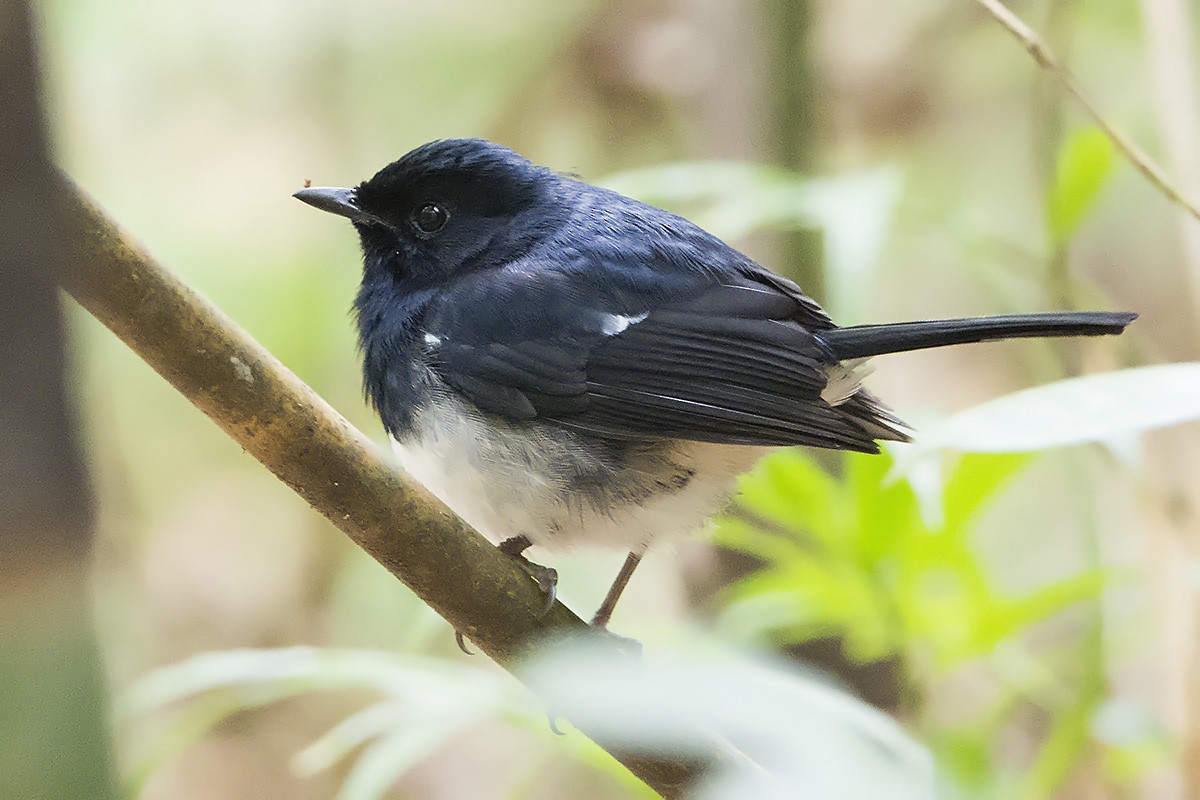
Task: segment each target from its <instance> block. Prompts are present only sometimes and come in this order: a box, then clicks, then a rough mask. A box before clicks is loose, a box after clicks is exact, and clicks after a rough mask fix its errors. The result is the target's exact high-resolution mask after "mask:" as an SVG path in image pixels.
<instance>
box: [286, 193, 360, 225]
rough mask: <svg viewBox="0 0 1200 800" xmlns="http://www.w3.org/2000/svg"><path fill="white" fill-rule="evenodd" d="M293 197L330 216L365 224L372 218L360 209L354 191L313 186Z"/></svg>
mask: <svg viewBox="0 0 1200 800" xmlns="http://www.w3.org/2000/svg"><path fill="white" fill-rule="evenodd" d="M292 197H294V198H296V199H297V200H300V201H302V202H305V203H308V204H309V205H310V206H312V207H313V208H319V209H321V210H322V211H328V212H329V213H330V214H337V215H338V216H342V217H349V218H350V219H352V220H355V221H359V222H365V221H366V220H368V219H369V218H370V217H369V215H368V214H366V213H365V212H364V211H363V210H362V209H361V208H359V207H358V203H357V201H356V200H355V198H354V190H353V189H338V188H336V187H332V186H313V187H311V188H309V189H301V190H300V191H298V192H296V193H295V194H293V195H292Z"/></svg>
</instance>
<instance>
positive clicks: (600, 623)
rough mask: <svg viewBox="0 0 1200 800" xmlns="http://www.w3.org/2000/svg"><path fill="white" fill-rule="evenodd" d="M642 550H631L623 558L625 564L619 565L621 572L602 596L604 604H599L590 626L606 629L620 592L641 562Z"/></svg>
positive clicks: (623, 589)
mask: <svg viewBox="0 0 1200 800" xmlns="http://www.w3.org/2000/svg"><path fill="white" fill-rule="evenodd" d="M643 552H644V551H643V550H632V551H630V553H629V555H628V556H626V557H625V563H624V564H622V565H621V571H620V572H618V573H617V579H616V580H615V581H613V585H612V586H611V587H609V590H608V594H607V595H605V596H604V602H603V603H601V604H600V608H598V609H596V615H595V616H594V617H592V625H593V626H594V627H597V628H600V629H607V628H608V621H609V619H611V618H612V613H613V609H614V608H616V607H617V600H619V599H620V598H621V592H623V591H625V587H626V586H627V585H628V584H629V579H630V578H632V577H633V571H634V570H635V569H637V565H638V563H639V562H641V560H642V553H643Z"/></svg>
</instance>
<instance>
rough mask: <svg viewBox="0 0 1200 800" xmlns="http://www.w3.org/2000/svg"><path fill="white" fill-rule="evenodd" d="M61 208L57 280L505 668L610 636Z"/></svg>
mask: <svg viewBox="0 0 1200 800" xmlns="http://www.w3.org/2000/svg"><path fill="white" fill-rule="evenodd" d="M61 202H62V205H63V216H64V218H65V219H67V220H69V221H70V225H71V231H70V236H69V241H70V247H71V252H70V253H69V257H68V258H67V259H66V263H67V264H68V265H69V266H68V269H67V271H66V274H65V275H63V277H62V279H61V282H62V285H63V288H65V289H66V290H67V292H69V293H70V294H71V295H72V296H73V297H74V298H75V299H76V300H77V301H78V302H79V303H80V305H82V306H83V307H84V308H86V309H87V310H88V311H89V312H91V313H92V314H93V315H94V316H95V317H96V318H97V319H99V320H100V322H102V323H103V324H104V325H106V326H107V327H108V328H109V329H111V330H112V331H113V332H114V333H115V334H116V335H117V336H118V337H120V338H121V340H122V341H124V342H125V344H127V345H128V346H129V347H130V348H131V349H132V350H133V351H134V352H135V353H137V354H138V355H139V356H141V358H142V359H144V360H145V361H146V363H148V364H149V365H150V366H151V367H153V368H154V369H155V370H156V371H157V372H158V373H159V374H161V375H162V376H163V377H164V378H166V379H167V380H168V381H170V383H171V384H172V385H173V386H174V387H175V388H176V389H178V390H179V391H180V392H181V393H182V394H183V395H184V396H185V397H187V399H188V400H190V401H191V402H192V403H193V404H194V405H195V406H196V407H197V408H199V409H200V410H201V411H203V412H204V413H205V414H207V415H208V416H209V417H210V418H211V419H212V420H213V421H214V422H216V423H217V425H219V426H220V427H221V428H222V429H223V430H224V431H225V432H226V433H227V434H229V435H230V436H231V437H232V438H233V439H234V440H235V441H237V442H238V443H239V444H240V445H241V446H242V447H243V448H244V449H245V450H246V452H248V453H249V454H250V455H252V456H254V457H255V458H256V459H258V460H259V461H260V462H262V464H263V465H264V466H265V467H267V469H269V470H271V472H273V473H274V474H275V475H276V477H278V478H279V479H280V480H282V481H283V482H284V483H286V484H287V485H288V486H290V487H291V488H292V489H294V490H295V491H296V493H297V494H299V495H300V496H301V497H303V498H304V499H305V500H307V501H308V503H309V504H310V505H312V507H313V508H315V509H316V510H317V511H319V512H320V513H322V514H324V515H325V516H326V517H327V518H328V519H329V520H330V521H331V522H333V524H334V525H336V526H337V527H338V528H340V529H341V530H342V531H343V532H344V533H345V534H346V535H347V536H349V537H350V538H351V539H352V540H354V542H355V543H356V544H358V545H359V546H360V547H362V548H363V549H364V550H366V551H367V552H368V553H370V554H371V556H372V557H374V558H375V560H377V561H378V562H379V563H380V564H382V565H383V566H384V567H385V568H387V570H388V571H389V572H391V573H392V574H393V575H395V576H396V577H397V578H398V579H400V580H401V581H403V582H404V583H405V584H406V585H407V586H409V587H410V588H411V589H412V590H413V591H414V592H416V593H417V595H418V596H419V597H420V598H421V599H422V600H424V601H425V602H426V603H428V604H429V605H430V606H431V607H432V608H433V609H434V610H435V611H437V612H438V613H439V614H440V615H441V616H442V617H444V618H445V619H446V620H447V621H448V622H449V623H450V624H451V625H453V626H454V628H455V629H456V630H459V631H462V632H463V633H464V634H465V635H466V636H467V637H468V638H469V639H470V640H471V641H472V642H473V643H474V644H475V645H476V646H477V647H478V648H479V649H481V650H482V651H483V652H484V653H486V654H487V655H489V656H491V657H492V658H493V659H495V660H496V661H497V662H498V663H499V664H501V665H502V666H504V667H506V668H508V669H512V668H514V667H515V666H516V665H517V664H518V663H519V662H520V661H521V659H522V658H524V657H526V656H529V655H531V654H532V653H533V652H534V651H536V650H537V648H538V643H539V642H540V641H542V640H543V639H544V638H545V637H546V636H547V634H549V633H551V632H552V631H553V632H554V633H555V634H556V635H564V634H570V635H572V636H580V637H589V636H590V637H593V638H597V639H601V640H605V641H608V637H606V636H605V635H603V634H601V633H599V632H597V631H595V630H594V629H592V628H590V627H589V626H588V625H586V624H585V623H584V622H582V621H581V620H580V619H579V618H578V617H576V616H575V615H574V614H573V613H571V611H569V610H568V609H567V608H566V607H565V606H563V605H562V604H561V603H556V604H555V606H554V607H553V608H552V609H551V610H550V612H549V613H547V614H544V615H543V614H542V613H541V609H542V608H543V607H544V605H545V598H544V596H543V595H542V593H541V591H540V590H539V589H538V588H537V586H536V585H535V584H534V583H533V582H532V581H531V580H530V579H529V578H528V576H527V575H525V573H524V572H522V571H521V570H520V569H519V568H518V567H517V566H516V565H515V564H514V563H513V562H512V560H511V559H509V558H507V557H505V556H503V555H502V554H501V553H500V552H499V551H497V550H496V549H495V548H494V547H492V545H491V544H490V543H489V542H487V540H485V539H484V538H483V537H482V536H480V535H479V534H478V533H476V532H475V531H474V530H472V529H471V528H470V527H468V526H467V525H466V523H464V522H463V521H462V520H460V519H459V518H458V517H457V516H455V515H454V514H453V513H452V512H451V511H450V510H449V509H448V508H446V507H445V506H444V505H443V504H442V503H441V502H440V501H439V500H437V498H435V497H434V496H433V495H431V494H430V493H429V492H428V491H426V490H425V489H424V488H423V487H422V486H421V485H420V484H418V483H416V482H415V481H413V480H412V479H411V478H409V477H408V476H406V475H405V474H403V473H402V472H400V471H399V470H398V469H396V468H395V467H394V466H392V464H390V463H389V462H388V461H387V459H385V458H384V457H383V455H382V454H381V453H380V452H379V449H378V448H377V447H376V446H375V445H374V444H373V443H372V442H371V441H370V440H368V439H367V438H366V437H365V436H364V435H363V434H362V433H360V432H359V431H358V430H356V429H355V428H354V427H353V426H352V425H351V424H350V423H349V422H347V421H346V420H345V419H344V418H343V417H342V416H341V415H340V414H338V413H337V412H336V411H335V410H334V409H333V408H332V407H330V406H329V404H328V403H326V402H325V401H324V400H322V399H321V398H320V397H319V396H318V395H317V394H316V393H315V392H314V391H313V390H312V389H310V388H309V387H308V386H306V385H305V384H304V383H303V382H301V381H300V379H299V378H297V377H296V376H295V375H294V374H293V373H292V372H291V371H290V370H288V369H287V368H286V367H285V366H284V365H283V364H281V363H280V362H279V361H278V360H277V359H276V358H275V357H274V356H272V355H271V354H270V353H268V352H267V351H266V350H265V349H263V347H262V346H261V345H259V344H258V343H257V342H255V341H254V340H253V339H252V338H251V337H250V336H249V335H248V334H247V333H246V332H245V331H244V330H242V329H241V328H240V327H238V326H237V325H236V324H235V323H234V322H233V321H232V320H230V319H229V318H228V317H226V316H225V315H224V314H223V313H221V311H220V310H219V309H217V308H216V307H214V306H213V305H212V304H211V303H209V302H208V301H207V300H206V299H204V298H203V297H201V296H200V295H199V294H198V293H197V292H196V291H195V290H193V289H192V288H191V287H189V286H188V285H187V284H186V283H184V282H183V281H182V280H181V279H180V278H179V277H178V276H176V275H174V274H172V273H171V272H170V271H168V270H167V269H165V268H164V267H163V266H161V265H159V264H158V263H156V262H155V261H154V259H153V258H152V257H151V256H150V255H149V254H148V253H146V251H144V250H143V249H142V248H141V247H140V246H139V245H138V244H137V243H135V242H134V241H133V239H132V238H131V237H130V236H128V235H127V234H126V233H125V232H123V231H122V230H121V229H120V228H119V227H118V226H117V225H116V224H114V223H113V222H112V221H110V220H109V219H108V218H107V217H106V216H105V215H104V214H103V212H101V211H100V210H99V209H98V208H97V207H96V206H95V205H94V204H93V203H91V202H90V201H89V200H87V199H86V198H85V197H83V195H82V194H81V193H80V192H79V191H78V190H77V189H75V187H74V186H72V185H71V184H70V183H69V182H68V181H66V180H65V179H64V181H63V190H62V193H61ZM447 635H449V633H447ZM611 644H612V646H613V647H616V646H617V645H616V643H615V642H612V643H611ZM584 732H585V733H587V731H586V730H585V731H584ZM592 738H593V739H595V738H597V737H595V736H593V737H592ZM599 743H600V744H601V746H604V742H603V741H600V742H599ZM613 754H614V756H615V757H616V758H617V759H618V760H620V761H621V762H622V763H623V764H625V766H626V767H628V768H629V770H630V771H631V772H633V773H634V774H635V775H637V776H638V777H639V778H641V779H642V780H643V781H645V782H646V783H647V784H648V785H649V786H650V787H652V788H653V789H654V790H656V791H657V792H658V793H659V794H661V795H662V796H663V797H679V796H681V795H682V793H683V791H684V789H685V788H686V787H687V786H688V785H689V784H691V783H692V782H693V781H694V780H695V779H696V777H697V776H698V775H699V774H700V772H701V770H702V764H701V763H699V762H697V761H696V760H695V759H687V758H682V757H681V758H679V759H665V758H655V759H651V758H647V757H644V756H641V755H637V754H630V753H628V752H615V751H614V752H613Z"/></svg>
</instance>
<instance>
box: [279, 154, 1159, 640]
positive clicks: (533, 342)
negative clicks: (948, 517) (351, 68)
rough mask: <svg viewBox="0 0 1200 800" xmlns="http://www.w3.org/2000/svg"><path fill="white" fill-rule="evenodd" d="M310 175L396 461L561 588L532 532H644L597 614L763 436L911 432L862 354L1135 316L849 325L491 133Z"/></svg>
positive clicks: (895, 436)
mask: <svg viewBox="0 0 1200 800" xmlns="http://www.w3.org/2000/svg"><path fill="white" fill-rule="evenodd" d="M305 185H306V188H303V189H301V190H299V191H297V192H295V194H294V196H295V197H296V198H297V199H299V200H301V201H303V202H305V203H307V204H309V205H311V206H314V207H315V208H317V209H320V210H322V211H326V212H330V213H333V214H336V215H339V216H342V217H346V218H348V219H349V220H350V221H351V223H353V225H354V228H355V229H356V231H357V233H358V237H359V241H360V244H361V249H362V260H363V272H362V282H361V285H360V287H359V289H358V293H357V295H356V297H355V299H354V302H353V309H354V316H355V320H356V323H357V328H358V339H359V346H360V350H361V355H362V377H363V388H364V393H365V396H366V398H367V400H368V401H369V403H370V405H371V406H373V408H374V410H375V411H376V412H377V413H378V415H379V417H380V419H381V421H382V423H383V427H384V429H385V431H386V432H387V434H388V436H389V437H390V438H391V440H392V442H393V445H394V450H395V453H396V456H397V458H398V460H399V463H400V465H401V467H402V468H403V469H405V470H406V471H407V472H408V473H409V474H411V475H413V476H414V477H415V478H417V479H418V480H419V481H420V482H421V483H423V484H424V485H425V486H426V487H427V488H428V489H429V490H430V491H431V492H432V493H433V494H434V495H436V496H437V497H438V498H439V499H440V500H442V501H443V502H444V503H445V504H446V505H447V506H449V507H450V508H451V509H452V510H453V511H454V512H455V513H457V514H458V515H459V516H460V517H461V518H462V519H464V520H465V521H466V522H467V523H468V524H470V525H471V526H472V527H473V528H475V529H476V530H478V531H479V532H481V533H482V534H484V535H485V536H486V537H488V538H489V539H490V540H491V541H493V542H495V543H497V544H498V547H499V549H500V550H501V551H502V552H504V553H505V554H507V555H508V556H510V557H512V558H513V559H515V560H516V561H517V562H518V563H520V564H521V565H522V566H523V567H524V568H525V569H526V571H527V572H528V574H529V575H530V576H531V577H532V578H533V579H534V580H536V581H537V582H538V584H539V586H540V587H541V588H542V590H543V591H544V592H545V593H546V597H547V608H549V607H550V605H552V604H553V602H554V598H555V592H556V586H557V580H558V576H557V572H556V571H555V570H554V569H553V568H551V567H546V566H544V565H541V564H537V563H534V562H533V561H531V560H529V559H528V558H527V557H526V555H525V553H526V551H527V550H528V548H530V547H531V546H534V545H536V546H538V547H539V548H541V549H543V550H547V551H553V550H556V549H565V548H571V547H576V546H581V545H582V546H598V547H610V548H620V549H622V550H623V551H624V552H626V553H628V555H627V557H626V559H625V562H624V564H623V565H622V567H621V569H620V572H619V574H618V575H617V578H616V580H615V581H614V582H613V584H612V587H611V589H609V591H608V593H607V595H606V596H605V598H604V600H603V602H602V603H601V605H600V607H599V609H598V610H597V611H596V613H595V615H594V616H593V617H592V624H593V625H595V626H596V627H599V628H606V627H607V625H608V623H609V621H610V619H611V616H612V613H613V610H614V608H615V606H616V603H617V600H618V599H619V597H620V595H621V593H622V591H623V590H624V589H625V586H626V585H627V584H628V582H629V580H630V578H631V576H632V575H633V572H634V570H635V569H636V567H637V565H638V563H639V561H640V560H641V558H642V555H643V554H644V552H645V551H646V548H647V547H648V546H649V545H650V544H651V542H652V541H655V540H659V539H661V538H664V537H667V536H670V535H673V534H676V533H679V532H686V531H688V530H694V529H696V528H698V527H700V526H701V525H702V524H703V523H704V521H705V520H706V519H707V518H708V517H710V516H711V515H712V514H714V513H715V512H717V511H718V510H719V509H720V508H721V507H722V506H723V505H724V504H725V503H726V502H727V501H728V498H729V497H730V495H731V494H732V492H733V490H734V488H735V480H736V477H737V476H738V475H739V474H740V473H742V472H744V471H746V470H748V469H750V468H751V467H752V466H753V465H754V464H755V462H757V461H758V460H759V459H760V458H761V457H762V456H763V455H765V454H766V453H768V452H770V451H771V450H773V449H776V448H780V447H789V446H795V445H803V446H807V447H816V448H827V449H832V450H847V451H855V452H862V453H878V452H879V442H880V441H895V442H903V441H907V440H908V439H909V438H910V433H911V431H910V429H909V428H908V426H907V425H905V424H904V423H903V422H902V421H901V420H900V419H899V418H898V417H897V416H896V415H895V414H894V413H893V412H892V411H891V410H890V409H889V408H888V407H887V406H886V405H884V404H883V403H882V402H881V401H879V400H877V399H876V398H875V397H874V396H873V395H872V394H871V393H870V392H869V391H868V390H867V389H866V388H864V387H863V377H864V376H865V374H866V369H865V368H864V366H863V365H864V363H865V361H866V360H867V359H869V358H872V357H875V356H881V355H886V354H890V353H897V352H902V351H908V350H917V349H923V348H931V347H941V346H945V345H958V344H967V343H972V342H981V341H987V340H995V339H1007V338H1018V337H1051V336H1096V335H1106V334H1119V333H1121V332H1122V331H1123V330H1124V329H1125V327H1126V326H1127V325H1128V324H1129V323H1130V322H1131V321H1132V320H1133V319H1134V318H1135V317H1136V316H1137V315H1136V314H1134V313H1128V312H1103V311H1093V312H1043V313H1030V314H1012V315H1005V316H990V317H969V318H961V319H940V320H930V321H913V322H898V323H889V324H872V325H855V326H851V327H839V326H837V325H836V324H835V323H834V322H833V320H832V319H830V317H829V316H828V315H827V314H826V313H825V311H824V310H822V308H821V307H820V305H818V304H817V302H816V301H814V300H813V299H812V298H810V297H808V296H807V295H805V294H804V292H803V291H802V290H801V289H800V287H799V286H797V285H796V284H795V283H793V282H792V281H790V280H788V279H786V278H784V277H782V276H780V275H777V274H776V273H774V272H772V271H770V270H769V269H767V268H766V267H764V266H762V265H760V264H758V263H757V262H755V261H754V260H752V259H751V258H749V257H747V256H745V255H743V254H742V253H740V252H739V251H737V250H736V249H734V248H733V247H731V246H729V245H728V244H726V243H725V242H723V241H722V240H720V239H719V238H717V237H716V236H714V235H712V234H711V233H708V232H707V231H705V230H703V229H702V228H700V227H698V226H697V225H695V224H693V223H691V222H689V221H688V220H686V219H684V218H682V217H680V216H677V215H675V214H672V213H669V212H667V211H664V210H662V209H659V208H656V207H654V206H651V205H648V204H645V203H642V202H639V201H637V200H635V199H632V198H629V197H626V196H624V195H621V194H619V193H617V192H614V191H611V190H608V189H605V188H601V187H598V186H594V185H591V184H588V183H585V182H583V181H581V180H579V179H577V178H575V177H573V176H569V175H566V174H560V173H558V172H556V171H554V170H552V169H550V168H547V167H543V166H538V165H536V164H534V163H532V162H531V161H530V160H528V159H526V158H525V157H523V156H521V155H519V154H518V153H516V152H515V151H513V150H511V149H509V148H507V147H504V146H502V145H499V144H496V143H494V142H491V141H488V140H485V139H441V140H437V141H433V142H429V143H428V144H425V145H422V146H420V147H417V148H416V149H414V150H412V151H411V152H409V153H408V154H406V155H404V156H402V157H401V158H400V159H398V160H396V161H394V162H392V163H391V164H389V165H387V166H386V167H384V168H383V169H381V170H380V171H379V172H378V173H376V174H375V175H374V176H373V177H371V178H370V179H369V180H366V181H364V182H362V183H360V184H358V185H357V186H355V187H353V188H335V187H313V186H310V185H309V184H308V182H306V184H305ZM459 644H460V646H462V640H461V637H460V638H459ZM464 649H465V647H464Z"/></svg>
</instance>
